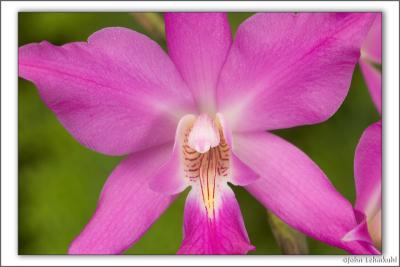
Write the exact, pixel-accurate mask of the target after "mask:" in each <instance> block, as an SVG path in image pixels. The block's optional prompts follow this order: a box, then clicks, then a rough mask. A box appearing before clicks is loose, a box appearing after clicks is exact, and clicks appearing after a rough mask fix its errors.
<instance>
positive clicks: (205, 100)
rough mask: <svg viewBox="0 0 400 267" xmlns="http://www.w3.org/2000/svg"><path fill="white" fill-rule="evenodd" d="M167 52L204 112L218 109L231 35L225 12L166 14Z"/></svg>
mask: <svg viewBox="0 0 400 267" xmlns="http://www.w3.org/2000/svg"><path fill="white" fill-rule="evenodd" d="M165 32H166V38H167V45H168V53H169V55H170V57H171V58H172V60H173V62H174V63H175V65H176V66H177V68H178V70H179V72H180V73H181V75H182V77H183V79H184V80H185V81H186V83H187V84H188V86H189V88H190V89H191V90H192V92H193V95H194V96H195V98H196V101H197V104H198V106H199V108H200V110H201V111H202V112H207V111H215V90H216V86H217V81H218V76H219V73H220V70H221V67H222V64H223V63H224V61H225V58H226V55H227V53H228V50H229V48H230V45H231V42H232V37H231V31H230V26H229V22H228V18H227V15H226V14H224V13H167V14H166V15H165Z"/></svg>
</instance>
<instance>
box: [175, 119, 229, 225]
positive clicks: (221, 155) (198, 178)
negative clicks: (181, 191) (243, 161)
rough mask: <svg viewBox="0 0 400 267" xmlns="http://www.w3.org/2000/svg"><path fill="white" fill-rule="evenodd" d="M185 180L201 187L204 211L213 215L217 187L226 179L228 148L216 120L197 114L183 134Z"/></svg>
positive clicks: (193, 185)
mask: <svg viewBox="0 0 400 267" xmlns="http://www.w3.org/2000/svg"><path fill="white" fill-rule="evenodd" d="M182 152H183V159H184V164H185V167H184V173H185V179H187V180H188V181H189V183H190V184H191V185H192V187H193V189H195V190H200V191H201V196H202V200H203V204H204V211H205V212H206V213H207V215H208V217H209V218H215V216H216V213H215V212H216V207H217V204H218V200H219V197H220V196H219V195H218V192H219V187H220V184H221V183H222V182H227V181H228V175H229V161H230V148H229V145H228V144H227V142H226V140H225V138H224V134H223V130H222V127H221V124H220V123H219V121H218V119H215V120H212V119H211V118H210V117H208V115H200V116H199V117H198V118H197V119H196V121H195V122H194V124H193V126H192V127H189V128H188V129H187V130H186V132H185V135H184V142H183V147H182Z"/></svg>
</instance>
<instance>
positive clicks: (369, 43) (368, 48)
mask: <svg viewBox="0 0 400 267" xmlns="http://www.w3.org/2000/svg"><path fill="white" fill-rule="evenodd" d="M361 56H362V57H364V58H366V59H367V60H370V61H372V62H374V63H382V14H381V13H379V14H377V15H376V18H375V20H374V23H373V24H372V26H371V28H370V30H369V32H368V34H367V37H366V38H365V41H364V43H363V45H362V47H361Z"/></svg>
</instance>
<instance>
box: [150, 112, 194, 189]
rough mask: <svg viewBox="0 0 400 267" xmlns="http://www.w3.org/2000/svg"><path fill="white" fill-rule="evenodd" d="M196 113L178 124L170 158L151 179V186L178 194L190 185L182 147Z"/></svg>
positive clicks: (187, 116)
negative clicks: (185, 172) (186, 178)
mask: <svg viewBox="0 0 400 267" xmlns="http://www.w3.org/2000/svg"><path fill="white" fill-rule="evenodd" d="M195 119H196V117H195V116H194V115H186V116H184V117H183V118H182V119H181V120H180V121H179V124H178V127H177V130H176V134H175V144H174V147H173V151H172V154H171V157H170V159H169V160H168V161H167V162H166V163H165V164H164V165H163V166H162V167H161V168H160V169H159V170H158V171H157V172H156V173H155V174H154V175H153V176H152V177H151V178H150V179H149V180H150V188H151V189H153V190H154V191H157V192H160V193H164V194H170V195H174V194H178V193H180V192H182V191H183V190H184V189H185V188H186V187H187V186H188V182H187V181H188V180H185V179H184V178H185V174H184V168H183V166H184V159H183V158H182V151H181V149H182V147H183V141H184V135H185V134H186V130H187V128H188V127H189V126H190V125H192V124H193V122H194V121H195Z"/></svg>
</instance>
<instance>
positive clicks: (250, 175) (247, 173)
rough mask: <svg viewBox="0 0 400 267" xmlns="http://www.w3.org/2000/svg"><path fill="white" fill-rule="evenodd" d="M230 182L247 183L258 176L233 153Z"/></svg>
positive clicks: (236, 183)
mask: <svg viewBox="0 0 400 267" xmlns="http://www.w3.org/2000/svg"><path fill="white" fill-rule="evenodd" d="M230 160H231V169H232V171H231V182H232V183H233V184H234V185H241V186H245V185H249V184H251V183H254V182H255V181H257V180H258V179H259V178H260V175H258V174H257V173H255V172H254V171H253V170H252V169H251V168H250V167H249V166H247V165H246V164H245V163H243V161H241V160H240V159H239V158H238V157H237V156H236V155H235V154H233V153H232V154H231V157H230Z"/></svg>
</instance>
